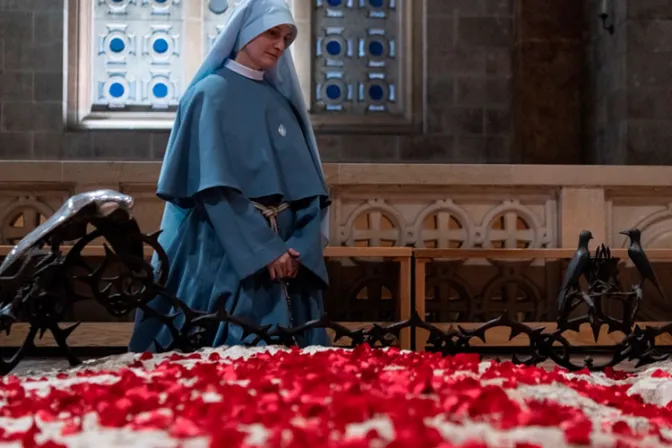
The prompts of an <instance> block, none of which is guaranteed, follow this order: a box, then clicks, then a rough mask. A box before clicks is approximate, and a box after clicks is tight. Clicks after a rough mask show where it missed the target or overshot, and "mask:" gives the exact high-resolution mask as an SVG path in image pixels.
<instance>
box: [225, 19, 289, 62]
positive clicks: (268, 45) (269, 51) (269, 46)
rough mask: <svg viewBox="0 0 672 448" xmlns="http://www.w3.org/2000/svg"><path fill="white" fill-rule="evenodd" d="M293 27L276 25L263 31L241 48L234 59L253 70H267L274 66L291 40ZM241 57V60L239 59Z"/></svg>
mask: <svg viewBox="0 0 672 448" xmlns="http://www.w3.org/2000/svg"><path fill="white" fill-rule="evenodd" d="M293 34H294V28H292V27H291V26H289V25H278V26H276V27H274V28H271V29H269V30H268V31H265V32H264V33H262V34H260V35H259V36H257V37H256V38H254V39H253V40H252V41H251V42H250V43H249V44H247V45H246V46H245V48H243V51H241V52H240V54H239V56H243V55H245V56H246V57H243V58H236V60H237V61H238V62H240V63H242V64H244V65H247V66H248V67H250V68H252V69H255V70H268V69H271V68H273V67H274V66H275V64H276V63H277V62H278V59H280V56H282V54H283V53H284V52H285V50H286V49H287V47H288V46H289V44H290V43H291V41H292V38H293ZM241 59H242V60H241Z"/></svg>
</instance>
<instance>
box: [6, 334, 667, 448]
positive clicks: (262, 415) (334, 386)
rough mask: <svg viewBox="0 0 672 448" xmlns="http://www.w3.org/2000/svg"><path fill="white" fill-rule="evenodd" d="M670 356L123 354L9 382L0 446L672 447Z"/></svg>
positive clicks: (271, 351) (311, 351) (361, 350)
mask: <svg viewBox="0 0 672 448" xmlns="http://www.w3.org/2000/svg"><path fill="white" fill-rule="evenodd" d="M670 401H672V363H669V364H668V363H661V364H658V365H654V366H649V367H648V368H643V369H640V370H639V371H637V372H633V373H624V372H618V371H610V372H606V373H605V374H590V373H588V372H579V373H574V374H570V373H567V372H565V371H562V370H559V369H556V370H546V369H543V368H536V367H521V366H515V365H513V364H511V363H508V362H504V363H496V362H491V361H487V362H479V360H478V358H477V357H476V356H472V355H462V356H457V357H448V358H442V357H440V356H438V355H431V354H419V353H411V352H400V351H398V350H396V349H387V350H373V349H370V348H368V347H366V346H363V347H360V348H358V349H356V350H342V349H327V350H324V349H306V350H303V351H300V350H285V349H277V348H270V349H244V348H241V347H234V348H229V349H223V348H222V349H209V350H204V351H201V352H198V353H195V354H191V355H178V354H166V355H161V356H150V355H121V356H116V357H109V358H104V359H102V360H97V361H93V362H90V363H87V364H85V365H84V366H82V367H80V368H78V369H73V370H67V371H61V372H52V373H47V374H45V375H44V376H42V377H29V376H20V377H17V376H11V377H6V378H4V379H3V380H2V381H1V383H0V446H16V447H21V446H25V447H33V446H42V447H49V448H56V447H63V446H66V447H95V448H103V447H143V448H147V447H185V448H187V447H253V446H264V447H313V446H315V447H349V448H364V447H374V448H383V447H441V448H448V447H469V448H477V447H502V448H504V447H511V448H514V447H515V448H530V447H553V448H559V447H565V446H572V447H574V446H597V447H619V448H626V447H662V446H672V410H671V409H672V405H670V404H669V402H670Z"/></svg>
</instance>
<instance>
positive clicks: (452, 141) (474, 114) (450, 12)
mask: <svg viewBox="0 0 672 448" xmlns="http://www.w3.org/2000/svg"><path fill="white" fill-rule="evenodd" d="M413 1H421V0H413ZM512 3H513V2H512V0H483V1H471V0H470V1H466V0H460V1H458V0H429V1H426V3H425V8H424V15H425V18H423V21H424V22H425V23H426V27H425V39H426V45H424V47H425V48H426V54H425V55H424V56H425V82H424V83H423V84H424V85H420V86H417V88H418V89H421V90H422V91H423V92H424V97H425V110H426V117H425V120H424V130H423V132H422V133H418V134H416V135H410V136H409V135H342V134H336V135H334V134H331V135H321V136H319V142H320V149H321V151H322V153H323V157H324V159H325V160H326V161H353V162H366V161H372V162H394V161H412V162H422V161H424V162H448V161H452V162H474V163H485V162H508V161H510V159H511V155H510V149H511V145H510V141H511V138H510V135H511V127H510V113H509V108H510V103H511V101H510V97H511V95H510V79H511V58H510V55H511V52H510V48H511V30H512V10H513V9H512ZM63 23H64V0H2V1H0V48H1V49H2V58H1V60H0V67H1V72H0V103H2V104H1V105H2V117H1V119H0V158H2V159H57V160H61V159H62V160H68V159H70V160H72V159H77V160H81V159H84V160H159V159H160V158H161V157H162V154H163V150H164V148H165V144H166V141H167V136H168V134H167V132H139V131H95V132H94V131H81V132H66V131H64V129H63V124H62V123H63V118H62V117H63V106H62V100H63V48H64V43H63V31H64V29H63Z"/></svg>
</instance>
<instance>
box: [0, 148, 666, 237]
mask: <svg viewBox="0 0 672 448" xmlns="http://www.w3.org/2000/svg"><path fill="white" fill-rule="evenodd" d="M324 168H325V173H326V177H327V182H328V184H329V186H330V188H331V194H332V197H333V199H334V204H333V207H332V216H331V217H332V226H331V229H332V238H331V240H332V245H335V246H341V245H346V246H414V247H418V248H444V249H448V248H457V247H460V248H472V247H485V248H490V247H491V248H540V247H574V246H575V245H576V241H575V238H576V235H578V232H579V230H580V229H582V228H590V229H591V230H592V232H593V235H594V236H595V241H599V242H604V243H605V244H607V245H610V246H611V247H614V248H615V247H624V246H623V245H624V244H625V237H623V236H622V235H618V231H619V230H622V229H625V228H629V227H638V228H640V229H641V230H642V232H643V235H644V241H643V244H644V245H645V246H646V247H647V248H666V247H667V248H672V211H671V210H672V207H670V204H672V167H662V166H661V167H644V166H630V167H621V166H550V165H548V166H547V165H540V166H535V165H424V164H414V165H400V164H329V163H328V164H325V166H324ZM159 170H160V164H159V163H154V162H56V161H54V162H50V161H44V162H38V161H36V162H21V161H3V162H0V244H12V243H13V242H14V241H16V239H17V238H20V237H21V236H22V235H25V234H26V233H27V232H28V231H30V230H31V228H32V227H34V226H35V224H36V223H39V222H40V220H43V219H44V218H45V217H46V216H48V215H49V214H50V213H52V212H53V211H54V210H55V209H57V208H58V207H59V206H60V205H61V204H62V203H63V201H64V200H65V199H66V198H67V197H69V196H71V195H72V194H75V193H79V192H83V191H90V190H95V189H98V188H111V189H114V190H118V191H122V192H124V193H128V194H130V195H131V196H133V197H134V198H135V199H136V202H137V206H136V212H135V213H136V217H137V219H138V221H139V224H140V226H141V228H142V229H143V230H146V231H152V230H153V229H157V228H158V226H159V222H160V219H161V213H162V210H163V204H162V202H161V201H160V200H158V199H157V198H156V196H155V195H154V191H155V186H156V181H157V178H158V174H159Z"/></svg>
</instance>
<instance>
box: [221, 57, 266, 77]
mask: <svg viewBox="0 0 672 448" xmlns="http://www.w3.org/2000/svg"><path fill="white" fill-rule="evenodd" d="M224 66H225V67H226V68H228V69H229V70H231V71H232V72H235V73H238V74H239V75H241V76H244V77H246V78H250V79H254V80H255V81H263V80H264V72H263V71H259V70H253V69H251V68H250V67H246V66H245V65H243V64H241V63H239V62H236V61H234V60H233V59H228V60H227V61H226V63H225V64H224Z"/></svg>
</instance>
